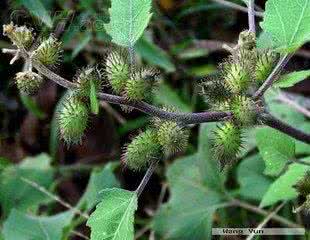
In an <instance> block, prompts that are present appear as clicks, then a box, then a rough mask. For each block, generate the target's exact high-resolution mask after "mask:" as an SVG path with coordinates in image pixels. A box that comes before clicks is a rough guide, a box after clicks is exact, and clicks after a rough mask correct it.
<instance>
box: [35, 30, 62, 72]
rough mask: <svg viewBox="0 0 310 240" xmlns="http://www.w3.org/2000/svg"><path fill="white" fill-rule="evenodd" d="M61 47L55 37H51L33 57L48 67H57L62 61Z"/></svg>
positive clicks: (40, 46)
mask: <svg viewBox="0 0 310 240" xmlns="http://www.w3.org/2000/svg"><path fill="white" fill-rule="evenodd" d="M61 45H62V44H61V42H58V41H57V39H56V38H55V37H54V36H50V37H49V38H48V39H46V40H44V41H43V42H42V43H41V44H40V45H39V47H38V48H37V49H36V50H35V51H34V52H33V55H32V57H33V59H35V60H37V61H39V62H40V63H42V64H44V65H46V66H49V67H55V66H56V65H57V64H58V63H59V62H60V59H61V55H62V49H61Z"/></svg>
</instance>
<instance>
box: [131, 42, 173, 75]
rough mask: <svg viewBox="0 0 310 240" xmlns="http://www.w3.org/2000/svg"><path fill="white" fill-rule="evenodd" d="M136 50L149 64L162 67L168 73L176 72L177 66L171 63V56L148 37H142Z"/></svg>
mask: <svg viewBox="0 0 310 240" xmlns="http://www.w3.org/2000/svg"><path fill="white" fill-rule="evenodd" d="M135 50H136V51H137V53H138V54H139V55H140V56H141V57H142V58H143V59H145V60H146V61H147V62H148V63H149V64H152V65H156V66H158V67H161V68H163V69H165V70H166V71H167V72H174V71H175V66H174V64H173V63H172V62H171V60H170V57H169V55H168V54H167V53H166V52H165V51H164V50H162V49H161V48H159V47H157V46H156V45H155V44H154V43H152V42H151V41H150V40H148V39H147V38H146V37H141V38H140V39H139V41H138V42H137V44H136V45H135Z"/></svg>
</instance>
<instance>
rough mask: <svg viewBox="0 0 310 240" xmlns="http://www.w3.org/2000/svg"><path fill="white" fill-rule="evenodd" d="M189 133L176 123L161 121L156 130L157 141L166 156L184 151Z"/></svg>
mask: <svg viewBox="0 0 310 240" xmlns="http://www.w3.org/2000/svg"><path fill="white" fill-rule="evenodd" d="M188 137H189V132H188V131H187V130H186V129H184V128H182V127H180V126H179V125H178V124H177V123H176V122H172V121H163V122H162V123H161V124H160V126H159V128H158V130H157V139H158V142H159V143H160V145H161V146H162V148H163V150H164V153H165V155H166V156H170V155H173V154H175V153H177V152H181V151H184V150H185V149H186V147H187V144H188Z"/></svg>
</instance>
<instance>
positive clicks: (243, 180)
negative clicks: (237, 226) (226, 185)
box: [237, 155, 272, 201]
mask: <svg viewBox="0 0 310 240" xmlns="http://www.w3.org/2000/svg"><path fill="white" fill-rule="evenodd" d="M264 168H265V165H264V162H263V159H262V158H261V157H260V156H259V155H255V156H252V157H249V158H246V159H244V160H242V162H241V163H240V164H239V166H238V169H237V176H238V182H239V184H240V189H239V190H238V193H239V194H240V195H241V196H242V197H244V198H247V199H251V200H257V201H261V200H262V198H263V196H264V194H265V193H266V191H267V190H268V187H269V186H270V184H271V183H272V180H271V179H270V178H268V177H267V176H265V175H264V174H263V172H264Z"/></svg>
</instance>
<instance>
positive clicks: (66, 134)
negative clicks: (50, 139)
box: [58, 94, 89, 145]
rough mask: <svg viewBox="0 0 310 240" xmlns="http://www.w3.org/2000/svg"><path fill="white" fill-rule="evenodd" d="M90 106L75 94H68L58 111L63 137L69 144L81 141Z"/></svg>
mask: <svg viewBox="0 0 310 240" xmlns="http://www.w3.org/2000/svg"><path fill="white" fill-rule="evenodd" d="M88 115H89V109H88V106H87V105H86V104H85V103H84V102H83V101H82V100H81V99H80V98H79V97H78V96H76V95H75V94H71V95H70V96H68V98H67V99H66V100H64V102H63V105H62V107H61V109H60V111H59V113H58V121H59V128H60V134H61V138H62V139H63V140H64V141H65V142H66V143H67V144H68V145H70V144H78V143H80V142H81V139H82V136H83V135H84V131H85V129H86V128H87V122H88Z"/></svg>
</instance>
